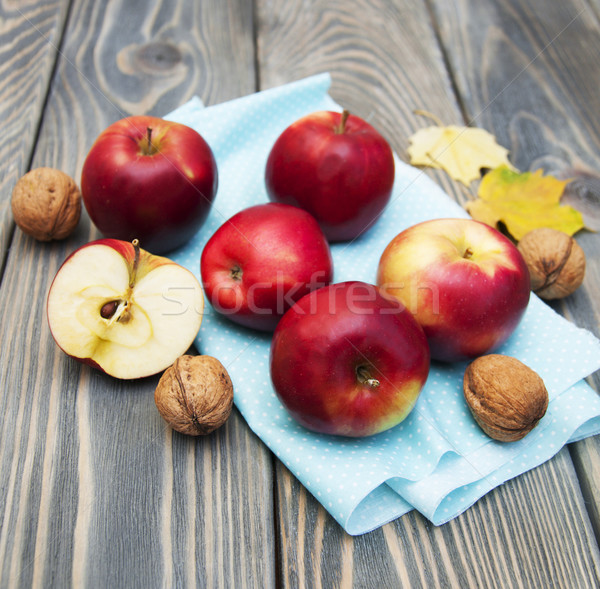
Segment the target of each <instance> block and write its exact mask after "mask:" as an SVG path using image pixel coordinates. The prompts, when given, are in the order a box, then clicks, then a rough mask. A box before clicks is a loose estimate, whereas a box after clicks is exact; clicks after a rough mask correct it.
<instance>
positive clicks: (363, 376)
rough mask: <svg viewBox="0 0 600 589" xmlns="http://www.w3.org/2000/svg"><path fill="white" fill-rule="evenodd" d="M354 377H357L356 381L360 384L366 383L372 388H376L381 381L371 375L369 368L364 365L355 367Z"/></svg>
mask: <svg viewBox="0 0 600 589" xmlns="http://www.w3.org/2000/svg"><path fill="white" fill-rule="evenodd" d="M356 377H357V378H358V382H360V383H361V384H366V385H367V386H369V387H371V388H372V389H376V388H377V387H378V386H379V385H380V384H381V383H380V382H379V381H378V380H377V379H376V378H373V377H372V376H371V374H370V373H369V370H368V369H367V368H366V367H365V366H359V367H358V368H357V369H356Z"/></svg>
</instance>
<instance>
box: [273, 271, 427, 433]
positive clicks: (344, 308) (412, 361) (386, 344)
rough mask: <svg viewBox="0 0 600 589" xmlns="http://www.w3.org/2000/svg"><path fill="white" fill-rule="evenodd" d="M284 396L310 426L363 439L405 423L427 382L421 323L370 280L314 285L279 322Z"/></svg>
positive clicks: (276, 376) (277, 385)
mask: <svg viewBox="0 0 600 589" xmlns="http://www.w3.org/2000/svg"><path fill="white" fill-rule="evenodd" d="M270 370H271V379H272V382H273V386H274V389H275V392H276V393H277V396H278V397H279V399H280V400H281V402H282V404H283V405H284V407H285V408H286V409H287V410H288V411H289V413H290V414H291V415H292V416H293V417H294V418H295V419H296V420H297V421H298V422H299V423H300V424H301V425H303V426H304V427H306V428H308V429H310V430H313V431H316V432H319V433H324V434H334V435H340V436H350V437H363V436H369V435H373V434H377V433H380V432H382V431H385V430H387V429H389V428H391V427H394V426H395V425H397V424H399V423H400V422H402V421H403V420H404V419H405V418H406V417H407V416H408V414H409V413H410V411H411V410H412V409H413V407H414V405H415V403H416V401H417V398H418V396H419V394H420V392H421V389H422V388H423V385H424V384H425V381H426V380H427V375H428V372H429V349H428V346H427V340H426V338H425V335H424V333H423V330H422V329H421V327H420V326H419V325H418V324H417V322H416V321H415V320H414V318H413V316H412V315H411V314H410V313H409V312H408V311H407V310H406V309H405V308H404V307H403V305H402V304H400V303H399V302H398V301H397V300H395V299H394V298H393V297H388V296H384V295H383V294H382V293H381V292H380V291H379V289H378V288H377V287H376V286H374V285H371V284H366V283H364V282H357V281H350V282H342V283H338V284H332V285H330V286H327V287H324V288H321V289H319V290H316V291H313V292H311V293H310V294H308V295H306V296H304V297H303V298H302V299H300V300H299V301H298V302H297V303H296V304H295V305H294V306H293V307H292V308H291V309H290V310H289V311H288V312H287V313H286V314H285V315H284V316H283V319H282V320H281V321H280V323H279V325H278V326H277V329H276V330H275V333H274V334H273V340H272V344H271V353H270Z"/></svg>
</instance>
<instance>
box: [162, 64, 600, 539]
mask: <svg viewBox="0 0 600 589" xmlns="http://www.w3.org/2000/svg"><path fill="white" fill-rule="evenodd" d="M329 84H330V77H329V75H327V74H322V75H319V76H314V77H311V78H307V79H305V80H301V81H299V82H295V83H293V84H288V85H286V86H282V87H280V88H276V89H273V90H267V91H264V92H261V93H257V94H254V95H251V96H248V97H245V98H241V99H237V100H234V101H231V102H228V103H224V104H221V105H217V106H213V107H209V108H206V109H204V108H203V107H202V104H201V102H200V101H199V100H198V99H193V100H191V101H190V102H189V103H187V104H185V105H183V106H182V107H181V108H179V109H177V110H176V111H175V112H173V113H171V114H170V115H168V116H167V117H166V118H169V119H171V120H176V121H179V122H182V123H185V124H187V125H189V126H191V127H193V128H195V129H196V130H197V131H199V132H200V133H201V134H202V135H203V136H204V138H205V139H206V140H207V141H208V143H209V144H210V145H211V147H212V148H213V151H214V153H215V157H216V159H217V163H218V167H219V191H218V194H217V199H216V201H215V204H214V207H213V210H212V212H211V215H210V217H209V219H208V220H207V222H206V224H205V225H204V227H203V228H202V229H201V230H200V232H199V233H198V234H197V235H196V237H195V238H194V239H193V240H192V241H191V242H190V243H189V244H188V245H186V246H185V247H183V248H182V249H180V250H178V251H177V252H175V253H173V254H172V255H171V257H172V258H173V259H174V260H175V261H177V262H179V263H180V264H182V265H184V266H186V267H187V268H189V269H190V270H191V271H192V272H194V274H196V276H197V277H198V278H199V277H200V269H199V260H200V254H201V252H202V248H203V247H204V244H205V243H206V241H207V240H208V238H209V237H210V236H211V235H212V233H213V232H214V231H215V230H216V229H217V228H218V227H219V226H220V225H221V224H222V223H223V222H224V221H225V220H226V219H228V218H229V217H231V216H232V215H233V214H234V213H236V212H237V211H239V210H241V209H243V208H245V207H247V206H250V205H253V204H258V203H262V202H268V198H267V195H266V192H265V187H264V168H265V163H266V159H267V156H268V153H269V151H270V149H271V146H272V145H273V143H274V141H275V139H276V138H277V137H278V136H279V134H280V133H281V132H282V131H283V130H284V129H285V128H286V127H287V126H288V125H289V124H290V123H292V122H293V121H295V120H296V119H298V118H300V117H301V116H303V115H305V114H308V113H310V112H313V111H316V110H324V109H327V110H341V109H340V107H339V106H338V105H337V104H336V103H335V102H333V100H332V99H331V98H330V97H329V96H328V94H327V91H328V88H329ZM396 165H397V168H396V183H395V188H394V193H393V197H392V201H391V203H390V204H389V206H388V207H387V209H386V210H385V212H384V214H383V215H382V217H381V219H380V220H379V221H378V222H377V224H376V225H375V226H374V227H373V228H372V229H371V230H370V231H369V232H368V233H367V234H365V235H364V236H362V237H361V238H360V239H359V240H357V241H355V242H353V243H351V244H349V245H347V244H336V245H334V246H333V247H332V252H333V257H334V263H335V281H336V282H340V281H343V280H363V281H366V282H374V281H375V272H376V268H377V263H378V260H379V257H380V255H381V253H382V252H383V249H384V248H385V246H386V245H387V243H388V242H389V241H390V240H391V239H392V238H393V237H394V236H395V235H396V234H397V233H399V232H400V231H401V230H402V229H404V228H406V227H408V226H410V225H412V224H414V223H417V222H419V221H423V220H426V219H431V218H437V217H461V216H466V213H465V212H464V211H463V210H462V209H461V208H460V207H459V206H458V205H456V204H455V203H454V202H453V201H451V199H450V198H449V197H448V196H447V195H446V194H444V193H443V191H442V190H441V189H440V188H439V187H438V186H437V185H436V184H435V183H434V182H432V181H431V180H430V179H429V178H428V177H427V176H426V175H424V174H423V173H422V172H421V171H419V170H417V169H415V168H412V167H410V166H407V165H406V164H403V163H402V162H400V161H399V160H397V161H396ZM205 313H206V316H205V318H204V322H203V325H202V327H201V329H200V333H199V334H198V338H197V341H196V344H197V347H198V349H199V350H200V352H201V353H203V354H210V355H213V356H216V357H217V358H219V359H220V360H221V362H223V364H224V365H225V366H226V367H227V369H228V371H229V372H230V374H231V377H232V380H233V383H234V387H235V403H236V406H237V407H238V409H239V410H240V411H241V413H242V415H243V416H244V418H245V419H246V421H247V423H248V424H249V426H250V427H251V428H252V430H253V431H254V432H256V434H257V435H258V436H259V437H260V438H261V439H262V440H263V441H264V442H265V444H267V445H268V446H269V448H270V449H271V450H272V451H273V452H274V453H275V455H276V456H277V457H278V458H279V459H280V460H281V461H282V462H283V463H284V464H285V465H286V466H287V467H288V468H289V469H290V471H291V472H292V473H293V474H294V475H295V476H296V477H297V478H298V479H299V480H300V481H301V482H302V483H303V484H304V485H305V486H306V488H307V489H308V490H309V491H310V492H311V493H312V494H313V495H314V496H315V497H316V498H317V499H318V500H319V501H320V502H321V503H322V504H323V506H324V507H325V508H326V509H327V510H328V511H329V512H330V513H331V515H332V516H333V517H334V518H335V519H336V520H337V521H338V522H339V523H340V524H341V525H342V526H343V527H344V528H345V529H346V531H347V532H348V533H350V534H362V533H365V532H367V531H369V530H372V529H374V528H376V527H378V526H380V525H382V524H384V523H386V522H388V521H390V520H392V519H395V518H396V517H399V516H400V515H403V514H404V513H406V512H407V511H410V510H411V509H413V508H416V509H418V510H419V511H420V512H421V513H423V514H424V515H425V516H426V517H427V518H429V519H430V520H431V521H432V522H433V523H434V524H441V523H443V522H446V521H448V520H449V519H451V518H453V517H455V516H456V515H458V514H460V513H461V512H462V511H464V510H465V509H466V508H467V507H469V506H470V505H472V504H473V503H474V502H475V501H476V500H477V499H479V498H480V497H481V496H482V495H484V494H485V493H487V492H488V491H489V490H491V489H492V488H494V487H496V486H498V485H500V484H501V483H503V482H504V481H506V480H508V479H510V478H512V477H515V476H517V475H518V474H520V473H523V472H525V471H527V470H529V469H531V468H533V467H535V466H537V465H539V464H541V463H542V462H544V461H546V460H548V459H549V458H551V457H552V456H553V455H554V454H556V453H557V452H558V451H559V450H560V448H561V447H562V446H563V445H564V444H565V443H567V442H569V441H573V440H576V439H581V438H583V437H586V436H590V435H594V434H596V433H598V432H600V400H599V399H598V396H597V395H596V394H595V393H594V391H593V390H592V389H591V388H590V387H589V386H588V385H587V384H586V383H585V382H583V381H582V379H583V378H584V377H585V376H587V375H588V374H590V373H592V372H594V371H595V370H597V369H598V368H599V367H600V342H598V340H597V339H596V338H595V337H594V336H593V335H592V334H590V333H588V332H587V331H584V330H582V329H578V328H577V327H575V326H574V325H573V324H571V323H569V322H568V321H566V320H565V319H563V318H562V317H560V316H559V315H558V314H556V313H555V312H554V311H553V310H551V309H550V308H549V307H548V306H547V305H545V304H544V303H543V302H541V301H540V300H539V299H537V298H535V297H534V298H533V299H532V300H531V303H530V305H529V307H528V310H527V312H526V315H525V318H524V320H523V321H522V323H521V325H520V326H519V328H518V329H517V331H516V332H515V333H514V334H513V336H512V337H511V338H510V340H509V341H508V342H507V343H506V344H505V345H504V346H503V347H502V349H500V350H499V352H500V353H505V354H509V355H511V356H515V357H517V358H519V359H521V360H522V361H523V362H525V363H526V364H527V365H529V366H531V367H532V368H533V369H534V370H536V371H537V372H538V373H539V374H540V375H541V376H542V377H543V378H544V380H545V382H546V385H547V387H548V390H549V393H550V398H551V403H550V406H549V409H548V413H547V415H546V417H545V418H544V419H543V420H542V422H541V423H540V425H539V426H538V427H537V428H536V429H535V430H534V431H533V432H532V433H531V434H529V435H528V436H527V437H526V438H525V439H524V440H522V441H520V442H513V443H509V444H502V443H499V442H494V441H493V440H491V439H490V438H488V437H487V436H486V435H485V434H483V432H482V431H481V430H480V429H479V427H478V426H477V425H476V424H475V422H474V421H473V419H472V417H471V415H470V413H469V411H468V409H467V407H466V405H465V403H464V400H463V396H462V375H463V371H464V368H465V364H455V365H452V366H448V365H441V364H436V363H434V364H433V366H432V369H431V372H430V375H429V379H428V381H427V384H426V386H425V388H424V390H423V393H422V394H421V396H420V398H419V401H418V403H417V405H416V407H415V409H414V411H413V412H412V413H411V415H410V416H409V417H408V418H407V419H406V420H405V421H404V422H403V423H402V424H400V425H399V426H397V427H395V428H393V429H392V430H390V431H388V432H385V433H382V434H379V435H377V436H374V437H371V438H365V439H360V440H353V439H343V438H335V437H329V436H323V435H317V434H314V433H311V432H309V431H307V430H305V429H303V428H302V427H301V426H299V425H297V424H296V423H295V422H294V420H293V419H292V418H291V417H290V416H289V415H288V414H287V413H286V411H285V410H284V409H283V407H282V406H281V404H280V403H279V401H278V399H277V397H276V396H275V393H274V392H273V389H272V386H271V383H270V377H269V368H268V356H269V346H270V336H269V335H266V334H262V333H258V332H253V331H250V330H247V329H244V328H241V327H238V326H237V325H235V324H233V323H231V322H230V321H228V320H227V319H226V318H223V317H220V316H217V315H216V314H215V313H214V311H213V310H212V309H211V308H210V305H208V303H207V305H206V309H205Z"/></svg>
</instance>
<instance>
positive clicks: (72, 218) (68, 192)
mask: <svg viewBox="0 0 600 589" xmlns="http://www.w3.org/2000/svg"><path fill="white" fill-rule="evenodd" d="M11 205H12V212H13V216H14V218H15V223H16V224H17V225H18V226H19V227H20V228H21V229H22V230H23V232H24V233H27V235H31V236H32V237H34V238H35V239H38V240H40V241H50V240H52V239H64V238H65V237H68V236H69V235H71V233H73V231H74V229H75V227H77V224H78V223H79V218H80V216H81V193H80V191H79V188H78V187H77V184H76V183H75V181H74V180H73V178H71V177H70V176H68V175H67V174H65V173H64V172H61V171H60V170H55V169H54V168H36V169H34V170H31V171H30V172H27V174H25V175H24V176H23V177H22V178H20V179H19V180H18V182H17V183H16V185H15V188H14V190H13V193H12V201H11Z"/></svg>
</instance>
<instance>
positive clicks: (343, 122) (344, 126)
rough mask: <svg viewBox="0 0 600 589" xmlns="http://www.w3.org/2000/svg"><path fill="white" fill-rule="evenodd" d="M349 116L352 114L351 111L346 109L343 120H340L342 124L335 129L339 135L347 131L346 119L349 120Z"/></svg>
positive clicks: (343, 112)
mask: <svg viewBox="0 0 600 589" xmlns="http://www.w3.org/2000/svg"><path fill="white" fill-rule="evenodd" d="M349 116H350V111H348V110H346V109H344V110H343V111H342V120H341V121H340V124H339V125H338V126H337V127H336V129H335V132H336V134H337V135H343V134H344V132H345V131H346V121H347V120H348V117H349Z"/></svg>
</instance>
